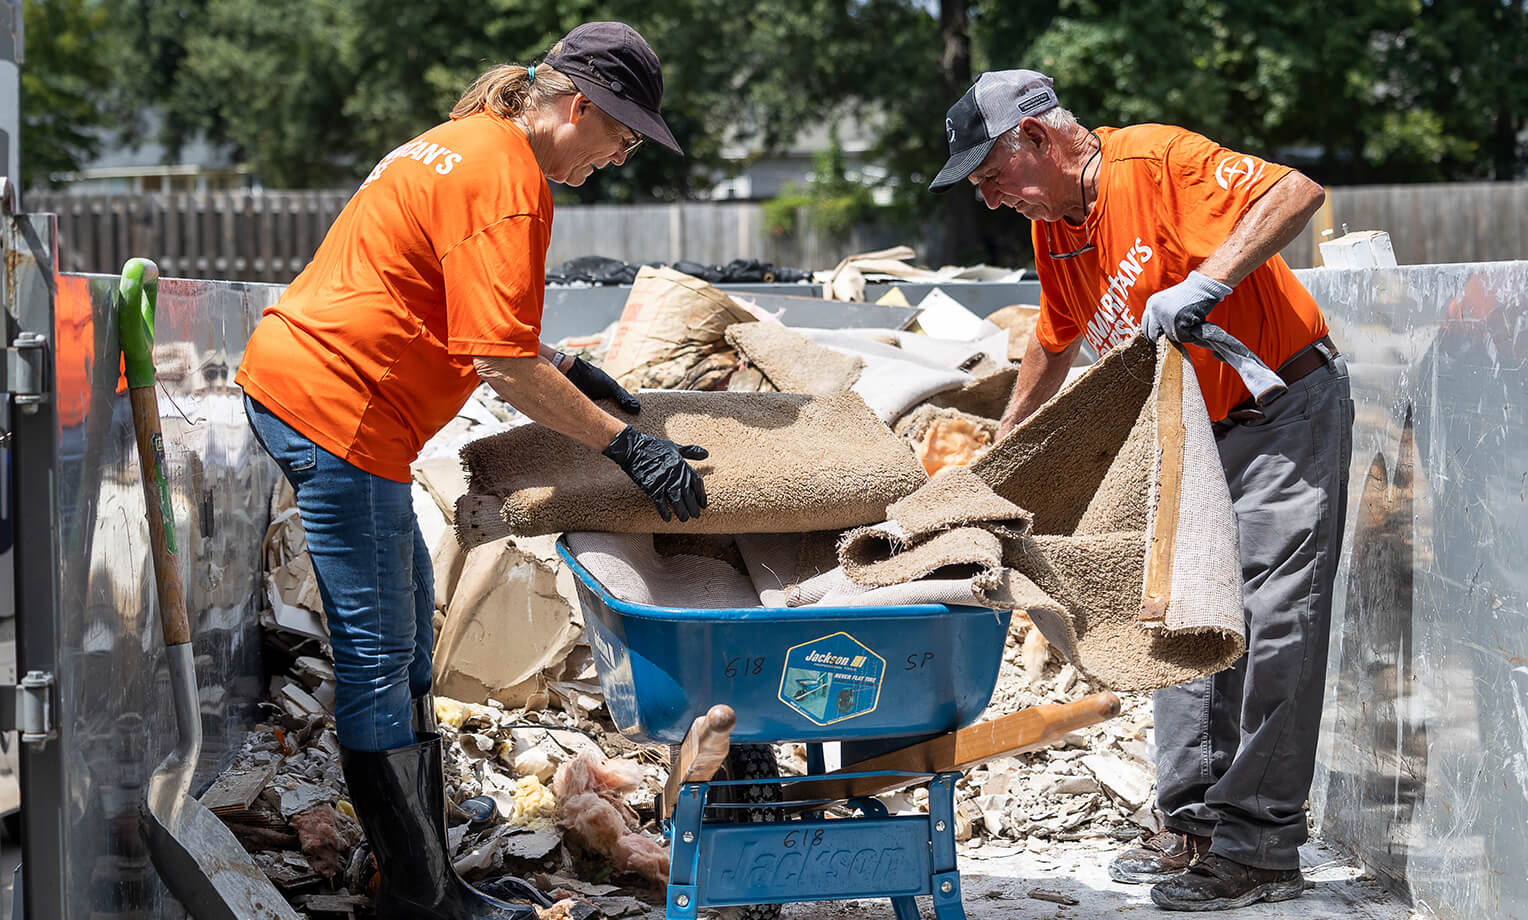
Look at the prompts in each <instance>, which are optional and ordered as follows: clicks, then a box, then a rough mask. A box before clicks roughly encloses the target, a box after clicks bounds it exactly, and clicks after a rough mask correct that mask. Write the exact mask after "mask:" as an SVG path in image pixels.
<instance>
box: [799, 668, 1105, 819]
mask: <svg viewBox="0 0 1528 920" xmlns="http://www.w3.org/2000/svg"><path fill="white" fill-rule="evenodd" d="M1119 706H1120V703H1119V697H1117V696H1115V695H1114V694H1113V693H1108V692H1104V693H1095V694H1093V695H1091V696H1085V697H1083V698H1082V699H1080V700H1073V701H1072V702H1069V703H1045V704H1042V705H1040V706H1031V707H1029V708H1028V709H1021V710H1019V711H1018V712H1015V713H1011V714H1009V715H1006V716H1002V717H1001V718H997V719H991V720H988V721H986V722H978V723H977V724H975V725H972V726H970V727H968V728H962V729H959V730H958V731H953V732H950V733H948V734H945V735H940V736H939V737H938V738H932V739H930V740H928V741H923V742H920V743H918V744H913V745H909V746H908V747H905V748H900V749H898V750H895V751H892V752H890V753H888V754H882V755H880V756H878V757H872V758H870V759H869V760H863V761H860V762H859V763H855V764H846V765H845V766H844V768H843V769H842V770H840V771H838V772H839V773H861V772H869V771H873V770H902V771H906V772H913V773H944V772H949V771H953V770H963V769H965V768H966V767H970V766H973V765H975V764H979V763H985V762H986V761H989V760H996V759H997V758H999V757H1011V756H1013V755H1014V754H1022V753H1024V752H1025V751H1033V750H1036V749H1037V748H1042V747H1045V746H1047V745H1050V744H1054V743H1055V742H1057V741H1059V740H1061V738H1062V737H1063V736H1064V735H1066V733H1067V732H1073V731H1076V730H1078V729H1080V728H1086V727H1087V726H1089V725H1093V724H1095V723H1097V722H1102V721H1104V720H1105V719H1112V718H1114V717H1115V716H1117V715H1119ZM913 782H917V780H916V779H914V778H909V777H905V776H867V777H861V778H858V779H842V778H839V777H836V776H835V775H834V774H833V773H828V774H826V775H824V776H823V777H821V778H803V779H800V780H797V781H795V782H792V783H786V784H785V786H784V787H783V792H784V795H785V799H786V800H787V801H789V800H791V799H848V798H854V797H856V796H864V795H876V794H879V793H882V792H887V791H889V790H892V789H896V788H899V787H901V786H906V785H908V784H909V783H913Z"/></svg>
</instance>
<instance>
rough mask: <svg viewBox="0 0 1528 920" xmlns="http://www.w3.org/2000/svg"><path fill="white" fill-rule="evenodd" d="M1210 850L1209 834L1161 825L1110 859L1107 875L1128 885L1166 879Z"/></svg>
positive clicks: (1174, 875)
mask: <svg viewBox="0 0 1528 920" xmlns="http://www.w3.org/2000/svg"><path fill="white" fill-rule="evenodd" d="M1209 851H1210V838H1208V837H1200V836H1199V835H1198V834H1185V833H1184V832H1182V831H1175V830H1173V829H1171V828H1163V829H1162V830H1160V831H1157V832H1156V833H1155V834H1152V835H1151V836H1150V837H1147V838H1146V839H1145V840H1144V841H1143V842H1142V843H1141V845H1140V846H1138V847H1131V848H1130V849H1128V850H1126V851H1125V852H1123V853H1121V854H1119V855H1118V856H1116V857H1114V859H1113V861H1111V862H1110V863H1109V877H1110V878H1112V879H1114V880H1115V881H1116V882H1124V883H1125V884H1127V885H1150V884H1153V883H1156V882H1165V881H1167V880H1168V879H1170V878H1174V877H1176V876H1177V875H1179V874H1181V873H1182V872H1183V871H1184V870H1185V869H1187V868H1188V867H1189V866H1192V865H1193V864H1194V863H1195V862H1197V861H1199V860H1200V859H1201V858H1203V856H1204V855H1205V854H1206V853H1208V852H1209Z"/></svg>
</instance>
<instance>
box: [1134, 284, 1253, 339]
mask: <svg viewBox="0 0 1528 920" xmlns="http://www.w3.org/2000/svg"><path fill="white" fill-rule="evenodd" d="M1230 293H1231V289H1230V288H1229V287H1227V286H1225V285H1224V284H1221V283H1220V282H1219V281H1216V280H1214V279H1213V278H1207V277H1205V276H1204V275H1201V274H1199V273H1198V272H1189V273H1188V277H1187V278H1185V279H1183V280H1182V281H1180V282H1178V283H1177V284H1175V285H1173V286H1172V287H1170V288H1163V289H1162V290H1160V291H1157V292H1156V293H1155V294H1152V295H1151V297H1150V298H1149V299H1147V301H1146V313H1145V315H1144V316H1143V317H1141V328H1142V330H1144V331H1145V333H1146V338H1148V339H1151V340H1152V341H1153V342H1155V341H1156V340H1157V337H1158V336H1161V335H1166V336H1167V337H1168V338H1170V339H1172V340H1173V341H1174V342H1180V343H1181V342H1183V341H1184V340H1185V339H1186V338H1189V337H1192V336H1193V335H1194V333H1195V332H1196V331H1197V330H1198V328H1199V325H1200V324H1201V323H1203V322H1204V318H1205V317H1206V316H1209V315H1210V311H1211V310H1213V309H1215V305H1216V304H1218V303H1220V302H1221V301H1222V300H1225V299H1226V295H1227V294H1230Z"/></svg>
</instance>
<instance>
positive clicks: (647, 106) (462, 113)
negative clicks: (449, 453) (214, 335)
mask: <svg viewBox="0 0 1528 920" xmlns="http://www.w3.org/2000/svg"><path fill="white" fill-rule="evenodd" d="M662 95H663V75H662V71H661V70H660V68H659V64H658V58H657V55H655V54H654V53H653V51H652V49H651V48H650V47H648V45H647V42H645V41H644V40H643V39H642V37H641V36H640V35H638V34H637V32H636V31H635V30H634V29H632V28H631V27H630V26H627V25H624V24H622V23H616V22H591V23H585V24H584V25H581V26H579V27H578V28H576V29H574V30H573V31H571V32H569V33H568V34H567V35H566V36H565V37H564V38H563V39H562V41H560V42H558V43H557V44H556V45H554V46H553V47H552V50H551V51H550V52H548V53H547V55H546V57H545V59H544V60H543V61H542V62H541V63H539V64H536V65H535V66H533V67H521V66H518V65H511V64H506V65H500V66H498V67H494V68H492V69H490V70H489V71H487V72H486V73H484V74H483V75H482V76H480V77H479V78H478V79H477V80H476V81H475V82H474V83H473V84H472V86H471V87H470V88H469V89H468V90H467V92H466V93H465V94H464V95H463V96H462V98H461V100H460V101H459V102H458V103H457V104H456V107H455V108H454V109H453V110H452V112H451V120H450V121H449V122H447V123H445V124H442V125H438V126H437V127H435V128H432V129H430V130H429V131H426V132H425V133H424V134H422V135H420V136H419V137H418V138H415V139H414V140H412V141H410V142H408V143H406V144H404V145H403V146H401V147H399V148H398V149H396V150H394V151H392V152H391V153H389V154H388V155H387V156H386V157H383V159H382V161H381V162H380V163H378V164H377V166H376V168H375V169H373V170H372V171H371V174H370V175H369V176H367V177H366V179H365V181H363V182H362V183H361V187H360V189H359V190H358V191H357V192H356V194H355V196H354V197H353V198H352V199H351V200H350V202H349V203H348V204H347V205H346V206H345V209H344V211H342V212H341V213H340V216H339V218H338V219H337V220H336V221H335V223H334V226H333V227H331V228H330V230H329V232H328V235H327V236H326V237H325V238H324V241H323V244H322V245H321V246H320V247H319V249H318V252H317V253H316V254H315V256H314V258H313V262H312V263H311V264H310V265H309V266H308V267H307V268H306V269H305V270H304V271H303V272H302V274H301V275H299V276H298V277H297V279H296V280H295V281H293V282H292V284H291V286H290V287H289V288H288V289H287V290H286V292H285V293H284V294H283V295H282V297H281V300H280V301H279V302H278V303H277V304H276V305H275V306H273V307H271V308H270V309H268V310H267V311H266V313H265V316H264V317H263V318H262V319H261V321H260V323H259V325H258V326H257V327H256V328H255V332H254V335H253V336H252V337H251V339H250V342H249V346H248V348H247V350H246V352H245V355H244V359H243V361H242V363H241V366H240V368H239V373H238V376H237V378H235V379H236V382H238V383H239V384H240V385H241V386H243V387H244V391H245V408H246V411H247V412H248V414H249V418H250V423H251V424H252V425H253V426H254V429H255V432H256V434H257V436H258V437H259V438H260V442H261V444H262V445H263V446H264V447H265V449H266V450H267V451H268V452H269V453H270V454H271V456H272V457H273V458H275V460H276V462H277V464H278V465H279V466H280V467H281V470H282V472H283V473H284V474H285V475H286V477H287V479H288V480H289V481H290V482H291V483H292V486H293V489H294V490H295V492H296V495H297V507H298V510H299V511H300V513H301V515H302V522H303V529H304V531H305V532H306V534H307V539H308V550H309V553H310V554H311V555H312V557H313V567H314V570H315V572H316V574H317V576H318V583H319V590H320V593H321V594H322V596H323V601H324V609H325V612H326V613H327V615H328V623H329V632H330V636H331V639H332V642H333V646H334V664H335V675H336V678H337V687H336V700H335V722H336V726H337V729H338V733H339V740H340V745H341V747H342V756H341V763H342V765H343V767H344V771H345V780H346V782H347V784H348V785H349V787H350V793H351V797H352V801H353V803H354V805H355V808H356V812H357V814H358V815H359V817H360V819H361V824H362V826H363V827H364V828H365V830H366V837H367V839H368V840H369V841H370V843H371V845H372V848H373V850H374V852H375V853H376V856H377V861H378V866H379V869H380V872H381V886H380V891H379V893H378V897H377V915H378V916H379V917H381V918H384V920H386V918H390V917H405V916H407V917H430V918H434V917H496V918H506V917H517V918H518V917H533V916H534V913H533V912H532V911H531V909H530V908H529V907H527V906H519V907H516V906H513V905H509V904H505V903H502V902H499V901H494V900H492V899H490V898H488V897H486V896H484V895H483V894H481V893H479V892H477V891H476V890H475V889H473V888H471V887H470V886H468V885H467V884H466V883H465V882H463V881H461V880H460V879H459V878H457V876H456V874H455V873H454V872H453V871H452V869H451V864H450V860H449V859H448V857H447V853H446V850H445V836H444V833H445V832H444V815H443V809H444V796H443V791H442V778H441V751H440V736H439V735H437V734H435V733H434V731H433V720H432V719H431V718H430V701H429V696H428V693H429V689H430V652H431V646H432V644H433V643H432V640H433V633H432V629H431V615H432V613H433V603H434V593H435V592H434V587H433V575H432V573H431V570H430V553H429V548H428V547H426V546H425V544H424V539H423V537H422V536H421V534H420V531H419V527H418V522H417V521H416V520H415V518H414V513H413V508H412V502H411V498H410V487H409V479H410V475H409V464H410V462H411V461H412V460H414V458H415V457H416V456H418V453H419V449H420V447H421V446H422V445H423V444H424V442H425V441H426V440H428V439H429V438H430V436H431V435H433V434H434V433H435V432H436V431H438V430H440V428H441V426H443V425H444V424H445V423H446V422H448V421H449V420H450V419H451V418H453V417H454V416H455V414H456V412H457V411H458V410H459V409H460V408H461V406H462V404H463V403H464V402H465V401H466V400H467V398H468V396H470V394H471V393H472V390H473V389H474V388H475V387H476V386H477V384H478V382H479V381H480V380H481V381H487V382H488V383H489V385H490V386H492V387H493V389H494V390H495V391H496V392H497V393H498V394H499V395H500V396H502V397H503V398H504V399H505V400H507V401H508V402H510V403H511V404H513V405H514V406H515V407H516V408H517V409H519V410H520V411H521V412H523V413H524V414H525V415H527V416H529V417H530V418H532V419H534V420H535V421H537V422H540V423H541V424H543V425H546V426H548V427H550V428H554V429H556V430H557V431H560V432H562V433H563V434H566V435H568V436H569V437H571V438H573V439H574V440H576V441H578V442H580V443H582V444H585V445H587V446H589V447H592V448H594V449H596V450H600V451H602V452H604V454H605V455H606V456H608V457H610V458H611V459H612V460H614V461H615V462H616V463H617V464H619V465H620V466H621V468H622V469H624V470H625V471H626V473H627V474H628V475H629V476H631V478H632V479H633V480H634V481H635V482H636V483H637V484H638V485H639V486H641V487H642V488H643V489H644V490H645V491H646V492H647V493H648V494H649V495H650V496H652V498H653V500H654V502H655V503H656V504H657V506H658V511H659V513H660V514H662V515H663V517H664V519H665V520H667V519H668V518H669V515H670V513H671V512H672V513H673V514H677V515H678V516H679V518H680V520H688V519H689V518H690V517H692V516H694V515H698V514H699V513H700V509H701V508H703V507H704V506H705V504H706V499H705V489H704V487H703V485H702V484H701V480H700V476H699V475H698V474H697V473H696V472H695V471H694V470H693V469H692V468H691V467H690V465H689V464H688V463H686V462H685V458H688V459H692V460H698V459H703V458H704V457H705V456H706V452H705V451H704V450H703V449H701V448H699V447H695V446H693V445H690V446H688V447H684V448H681V447H679V446H677V445H675V444H673V443H672V442H670V441H666V440H663V439H661V438H655V437H652V436H649V435H646V434H642V433H641V432H638V431H635V430H634V429H632V428H631V427H630V426H629V425H627V424H625V423H624V422H622V421H620V420H618V419H617V418H615V417H614V416H612V415H611V414H609V413H608V412H606V411H604V410H603V409H601V408H600V407H598V406H596V405H595V404H594V402H593V400H594V399H612V400H614V401H615V402H616V404H617V405H619V406H620V407H621V408H622V409H623V410H624V411H626V412H633V413H634V412H637V411H638V409H639V408H640V407H639V405H638V403H637V400H636V399H635V398H634V397H632V395H631V394H630V393H627V392H626V391H625V390H624V389H622V388H621V387H620V386H619V385H618V384H617V383H616V382H615V381H614V380H612V379H611V378H610V377H609V376H608V375H607V374H605V373H604V372H603V371H600V370H598V369H597V368H595V367H593V366H592V365H589V364H587V363H586V362H584V361H583V360H581V359H578V358H569V357H567V356H564V355H562V354H561V353H559V352H555V351H553V350H552V349H550V348H547V347H546V346H544V345H542V344H541V342H540V341H539V337H538V336H539V332H540V326H541V306H542V294H543V278H544V274H545V263H546V249H547V244H548V241H549V240H550V237H551V224H552V198H551V192H550V190H549V189H548V187H547V180H549V179H550V180H552V181H554V182H560V183H563V184H565V185H575V186H576V185H579V184H581V183H583V181H584V180H585V179H587V178H588V177H589V175H590V173H592V172H593V171H594V170H596V169H599V168H602V167H604V166H608V165H611V164H614V165H617V166H619V165H621V164H622V163H624V162H625V161H626V158H627V156H628V155H629V154H630V153H631V152H632V151H633V150H634V149H635V148H636V147H637V146H638V145H639V144H641V143H642V140H643V138H652V139H653V140H654V141H657V142H658V143H660V144H662V145H663V146H665V147H667V148H669V149H670V150H673V151H674V152H676V153H682V151H681V150H680V149H679V145H678V144H677V143H675V141H674V137H673V134H672V133H671V132H670V131H669V129H668V127H667V126H666V125H665V124H664V122H663V118H662V116H661V115H660V114H659V104H660V102H661V99H662ZM416 719H417V723H418V724H417V725H416V724H415V723H416ZM416 729H417V733H416Z"/></svg>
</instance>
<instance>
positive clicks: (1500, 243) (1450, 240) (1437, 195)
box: [1284, 182, 1528, 268]
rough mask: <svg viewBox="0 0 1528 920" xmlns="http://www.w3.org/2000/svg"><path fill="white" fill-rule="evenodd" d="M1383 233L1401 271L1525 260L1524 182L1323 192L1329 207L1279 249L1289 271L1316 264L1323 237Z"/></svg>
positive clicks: (1527, 205)
mask: <svg viewBox="0 0 1528 920" xmlns="http://www.w3.org/2000/svg"><path fill="white" fill-rule="evenodd" d="M1343 224H1347V225H1348V229H1349V230H1384V231H1386V232H1388V233H1389V234H1390V245H1391V246H1393V247H1394V248H1395V260H1396V261H1397V262H1399V263H1400V264H1402V265H1435V264H1439V263H1444V262H1509V261H1513V260H1517V259H1524V258H1528V182H1450V183H1445V184H1431V185H1358V186H1352V187H1348V188H1333V189H1328V190H1327V195H1326V204H1325V205H1323V206H1322V208H1321V210H1320V211H1319V212H1318V213H1317V214H1316V216H1315V218H1314V219H1313V220H1311V222H1310V224H1309V225H1308V226H1307V227H1306V228H1305V230H1304V232H1302V233H1301V234H1300V236H1299V237H1297V238H1296V239H1295V241H1294V242H1292V243H1290V244H1289V245H1288V246H1287V247H1285V249H1284V259H1285V261H1287V262H1289V264H1290V265H1291V266H1293V267H1294V268H1312V267H1314V266H1318V265H1320V264H1321V262H1320V253H1319V251H1318V250H1317V248H1316V245H1317V243H1319V242H1320V241H1321V239H1322V236H1321V231H1323V230H1327V229H1330V230H1331V231H1332V237H1338V236H1341V235H1342V225H1343Z"/></svg>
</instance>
